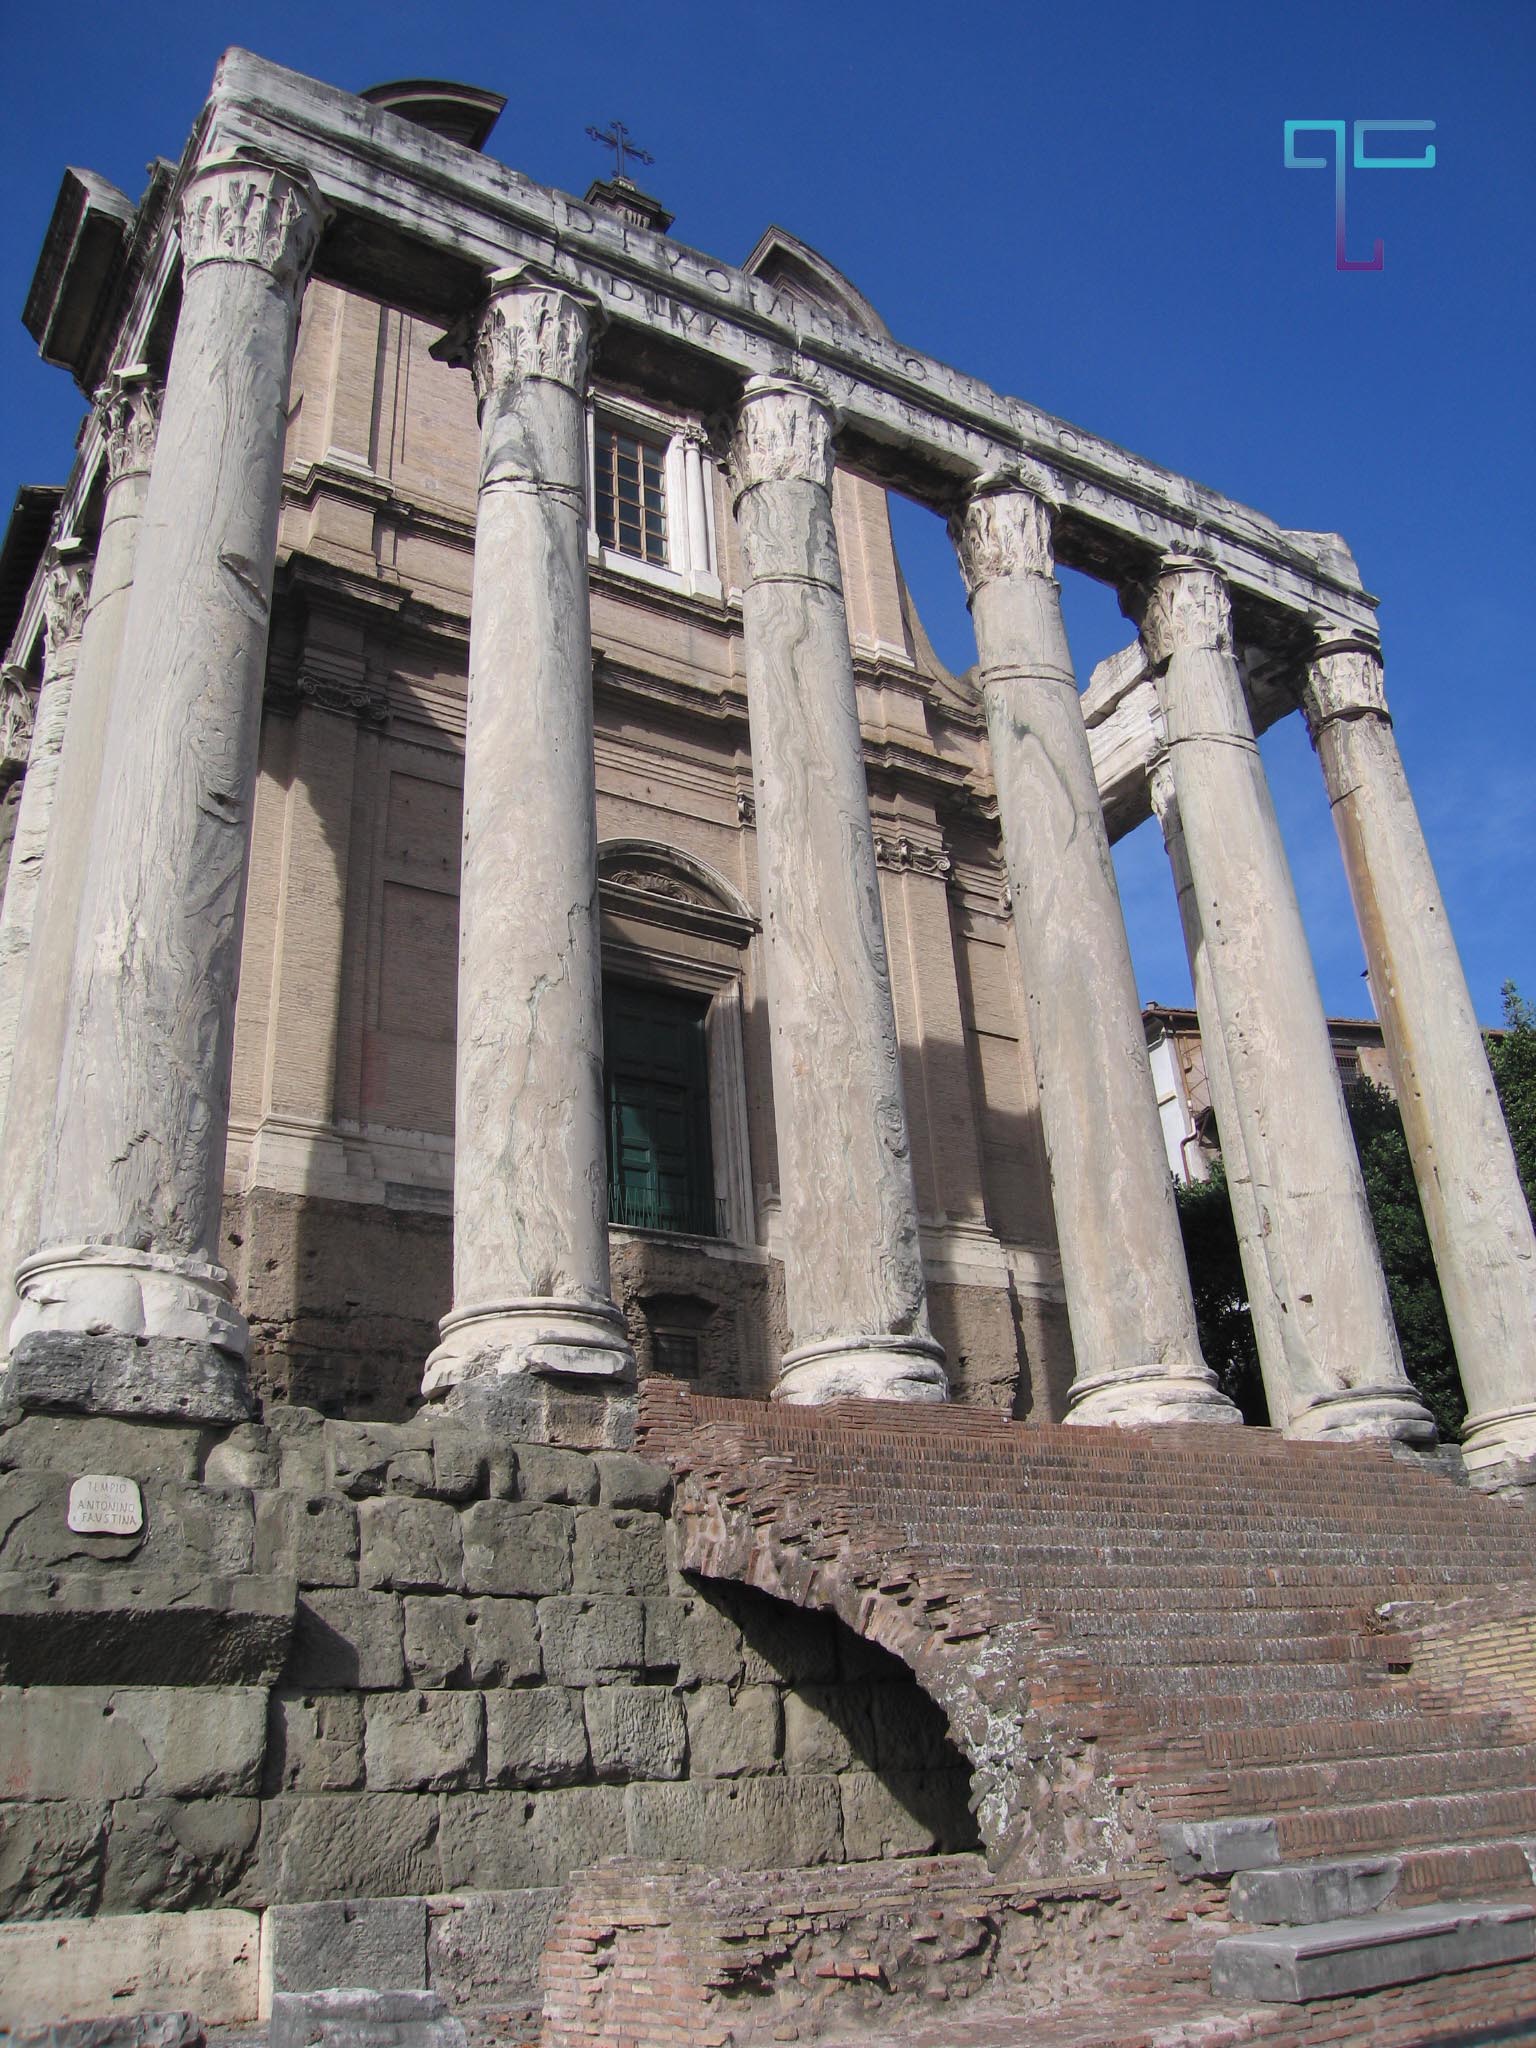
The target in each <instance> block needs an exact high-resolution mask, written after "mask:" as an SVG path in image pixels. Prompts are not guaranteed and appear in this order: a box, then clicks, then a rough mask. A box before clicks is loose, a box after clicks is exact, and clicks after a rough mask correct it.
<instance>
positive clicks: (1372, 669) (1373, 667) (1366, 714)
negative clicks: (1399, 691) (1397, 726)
mask: <svg viewBox="0 0 1536 2048" xmlns="http://www.w3.org/2000/svg"><path fill="white" fill-rule="evenodd" d="M1301 701H1302V709H1303V710H1304V711H1305V713H1306V718H1307V727H1308V730H1309V731H1310V732H1311V734H1312V737H1313V739H1314V740H1315V739H1316V738H1317V736H1318V734H1319V733H1320V732H1321V731H1322V729H1323V727H1324V726H1325V725H1327V724H1329V723H1330V722H1331V721H1332V720H1333V719H1335V718H1387V719H1390V716H1391V714H1390V712H1389V711H1388V710H1387V693H1386V688H1385V685H1384V684H1383V681H1382V669H1381V650H1380V648H1378V647H1373V646H1372V645H1371V643H1370V641H1368V640H1360V639H1348V640H1330V641H1325V642H1324V643H1323V644H1322V645H1321V646H1320V647H1319V648H1318V650H1317V652H1316V653H1315V654H1314V655H1313V657H1312V659H1311V660H1310V661H1309V662H1308V664H1307V668H1306V674H1305V675H1304V677H1303V679H1302V686H1301Z"/></svg>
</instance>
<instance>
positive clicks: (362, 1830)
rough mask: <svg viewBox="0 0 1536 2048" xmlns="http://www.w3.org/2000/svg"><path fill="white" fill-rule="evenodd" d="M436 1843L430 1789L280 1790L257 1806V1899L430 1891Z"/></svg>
mask: <svg viewBox="0 0 1536 2048" xmlns="http://www.w3.org/2000/svg"><path fill="white" fill-rule="evenodd" d="M437 1838H438V1804H437V1798H436V1796H435V1795H434V1794H433V1793H430V1792H425V1793H419V1794H418V1793H408V1792H361V1793H340V1794H338V1793H329V1794H326V1793H322V1794H317V1795H315V1796H313V1797H311V1796H307V1795H303V1794H298V1793H285V1794H283V1795H282V1796H281V1797H279V1798H276V1799H269V1800H267V1801H266V1802H265V1803H264V1805H263V1807H262V1816H261V1847H260V1855H261V1868H260V1875H259V1885H260V1890H259V1894H258V1895H259V1897H260V1898H261V1899H262V1900H263V1901H264V1902H267V1903H270V1904H274V1905H276V1904H282V1903H285V1902H288V1901H293V1900H304V1899H354V1898H376V1897H399V1896H401V1895H403V1894H405V1893H411V1892H430V1891H437V1890H439V1889H440V1888H441V1885H442V1866H441V1860H440V1858H439V1855H438V1839H437ZM452 1881H453V1880H450V1882H452Z"/></svg>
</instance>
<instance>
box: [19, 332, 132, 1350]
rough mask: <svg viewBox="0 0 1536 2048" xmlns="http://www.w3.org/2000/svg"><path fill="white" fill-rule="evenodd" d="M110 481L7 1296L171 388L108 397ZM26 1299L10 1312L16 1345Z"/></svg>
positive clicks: (57, 866)
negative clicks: (152, 469) (164, 399)
mask: <svg viewBox="0 0 1536 2048" xmlns="http://www.w3.org/2000/svg"><path fill="white" fill-rule="evenodd" d="M97 403H98V405H99V407H100V408H101V412H102V418H103V427H104V435H103V438H104V441H105V446H106V471H107V484H106V490H105V493H104V495H103V501H102V513H101V533H100V536H99V538H98V540H97V543H96V561H95V567H94V568H93V570H92V572H91V594H90V604H89V607H88V608H87V611H86V615H85V624H84V627H83V629H82V631H81V635H80V652H79V657H78V660H77V662H76V665H75V683H74V691H73V694H72V697H71V702H70V711H69V735H68V744H67V746H66V747H65V749H64V752H63V754H62V756H61V757H60V761H59V780H58V788H57V791H56V793H55V801H54V815H53V821H52V824H51V826H50V829H49V834H48V858H47V861H46V862H45V863H44V866H43V875H42V883H41V886H40V888H39V890H38V897H37V912H36V916H35V919H34V923H33V933H32V943H31V945H30V947H29V948H28V953H27V970H26V976H25V985H24V989H23V993H22V999H21V1010H20V1016H19V1018H18V1021H17V1027H16V1050H15V1056H14V1060H13V1062H12V1067H11V1086H10V1090H9V1093H8V1094H7V1096H6V1098H5V1108H4V1124H3V1127H0V1275H3V1276H4V1278H3V1282H0V1286H3V1288H4V1290H5V1292H6V1293H7V1295H10V1293H11V1275H12V1274H13V1273H14V1272H15V1270H16V1264H17V1261H18V1260H19V1259H20V1258H21V1257H22V1256H23V1254H24V1253H26V1252H29V1251H30V1250H31V1249H32V1248H33V1246H34V1245H36V1243H37V1241H38V1208H39V1204H40V1202H41V1200H42V1179H43V1162H44V1159H45V1158H46V1156H47V1153H48V1147H49V1138H50V1134H51V1132H52V1129H53V1118H54V1108H55V1104H56V1102H57V1100H58V1085H59V1064H60V1060H61V1058H62V1055H63V1048H64V1031H65V1024H66V1021H67V1018H68V1013H69V990H70V978H71V970H72V968H73V964H74V956H75V939H76V934H77V931H78V927H79V922H80V904H81V899H82V895H83V893H84V889H85V879H86V867H87V863H88V860H89V857H90V846H91V828H92V826H93V824H94V822H95V818H96V812H97V805H98V800H99V798H100V794H101V762H102V750H103V747H104V745H105V742H106V728H107V713H108V709H109V706H110V704H111V697H112V683H113V679H114V677H115V676H116V673H117V663H118V656H119V654H120V652H121V649H122V644H123V627H124V623H125V621H126V618H127V611H128V598H129V594H130V592H131V590H132V588H133V568H134V559H135V556H136V554H137V551H138V540H139V528H140V525H141V524H142V521H143V514H144V499H145V495H146V493H147V491H148V489H149V466H150V460H151V458H152V456H153V454H154V448H155V429H156V426H157V424H158V421H159V414H160V393H159V387H158V386H157V385H156V384H154V383H152V382H151V381H150V380H149V378H148V376H147V374H146V373H145V372H143V371H142V370H135V371H132V372H127V373H123V374H120V375H117V376H115V377H113V378H112V380H111V381H110V382H109V384H108V386H107V387H106V389H105V390H104V391H102V392H101V393H100V394H99V395H98V400H97ZM14 1313H15V1302H14V1298H13V1297H12V1298H11V1299H8V1300H7V1302H6V1305H5V1309H4V1323H5V1331H4V1333H3V1335H4V1336H5V1337H7V1338H8V1336H9V1332H10V1323H11V1317H12V1316H13V1314H14Z"/></svg>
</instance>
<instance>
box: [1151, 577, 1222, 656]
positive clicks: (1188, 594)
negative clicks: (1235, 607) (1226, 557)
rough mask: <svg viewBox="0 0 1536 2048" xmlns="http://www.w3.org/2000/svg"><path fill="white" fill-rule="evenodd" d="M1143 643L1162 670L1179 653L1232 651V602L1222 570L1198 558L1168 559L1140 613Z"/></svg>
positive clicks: (1152, 585)
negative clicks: (1195, 650)
mask: <svg viewBox="0 0 1536 2048" xmlns="http://www.w3.org/2000/svg"><path fill="white" fill-rule="evenodd" d="M1141 638H1142V643H1143V645H1144V646H1145V647H1146V650H1147V654H1148V657H1149V659H1150V660H1151V661H1152V662H1153V663H1154V664H1156V665H1157V666H1159V667H1162V666H1164V665H1165V664H1166V663H1167V662H1168V661H1170V660H1171V659H1172V657H1173V655H1174V653H1175V651H1176V650H1178V649H1189V648H1207V649H1210V650H1211V651H1213V652H1215V653H1219V654H1230V653H1231V652H1232V601H1231V599H1230V598H1229V596H1228V595H1227V586H1226V583H1225V581H1224V579H1223V578H1222V576H1221V573H1220V571H1219V570H1217V569H1215V568H1213V567H1212V566H1211V564H1210V563H1209V562H1203V561H1201V560H1199V558H1198V557H1196V556H1194V555H1165V556H1164V558H1163V562H1162V566H1161V568H1160V569H1159V570H1158V573H1157V575H1156V577H1155V578H1154V579H1153V581H1152V583H1151V585H1150V587H1149V588H1148V590H1147V593H1146V597H1145V600H1144V602H1143V605H1142V610H1141Z"/></svg>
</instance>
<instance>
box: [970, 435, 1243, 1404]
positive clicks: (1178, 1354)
mask: <svg viewBox="0 0 1536 2048" xmlns="http://www.w3.org/2000/svg"><path fill="white" fill-rule="evenodd" d="M951 531H952V534H953V538H954V541H955V546H956V549H957V551H958V554H959V557H960V567H961V572H962V574H963V575H964V578H965V584H966V591H967V594H968V596H969V599H970V606H971V617H972V620H973V622H974V624H975V629H976V653H977V658H978V662H979V667H980V682H981V694H982V703H983V706H984V708H985V711H986V718H987V735H988V740H989V744H990V749H991V756H992V774H993V779H994V781H995V782H996V784H997V808H998V821H999V824H1000V826H1001V829H1002V836H1003V852H1004V857H1005V859H1006V861H1007V864H1008V877H1009V883H1010V886H1011V889H1012V892H1013V923H1014V932H1015V936H1016V939H1017V943H1018V948H1019V958H1020V962H1021V964H1022V967H1023V973H1024V986H1025V990H1026V992H1027V999H1028V1006H1029V1031H1030V1044H1031V1049H1032V1051H1033V1054H1034V1064H1035V1073H1036V1076H1037V1079H1038V1082H1039V1090H1040V1119H1041V1124H1042V1128H1043V1131H1044V1135H1045V1146H1046V1153H1047V1156H1048V1158H1049V1161H1050V1171H1051V1194H1052V1199H1053V1201H1054V1204H1055V1209H1056V1230H1057V1237H1058V1240H1059V1242H1060V1246H1061V1269H1062V1280H1063V1283H1064V1285H1065V1288H1066V1295H1067V1317H1068V1321H1069V1322H1070V1324H1071V1328H1072V1348H1073V1351H1074V1353H1075V1355H1076V1359H1077V1376H1076V1379H1075V1380H1074V1382H1073V1387H1072V1400H1071V1406H1070V1408H1069V1410H1068V1413H1067V1420H1068V1421H1069V1422H1077V1423H1087V1424H1111V1425H1124V1426H1135V1425H1140V1424H1143V1423H1157V1422H1228V1423H1231V1422H1237V1421H1239V1420H1240V1419H1241V1418H1240V1417H1239V1415H1238V1412H1237V1410H1236V1408H1234V1407H1233V1405H1232V1403H1231V1402H1230V1401H1228V1400H1227V1399H1226V1397H1225V1396H1224V1395H1223V1394H1222V1393H1221V1392H1220V1391H1219V1389H1218V1388H1217V1386H1216V1380H1215V1375H1214V1374H1213V1373H1212V1372H1211V1371H1210V1369H1209V1368H1208V1367H1207V1365H1206V1363H1205V1361H1204V1359H1203V1358H1202V1357H1201V1355H1200V1339H1199V1335H1198V1333H1197V1331H1196V1328H1195V1308H1194V1302H1193V1299H1192V1298H1191V1294H1190V1287H1189V1273H1188V1270H1187V1268H1186V1266H1185V1263H1184V1246H1183V1241H1182V1239H1181V1237H1180V1234H1179V1219H1178V1213H1177V1211H1176V1209H1175V1207H1174V1200H1173V1183H1172V1180H1171V1178H1170V1175H1169V1172H1168V1162H1167V1156H1166V1154H1165V1152H1164V1149H1163V1136H1162V1128H1161V1125H1160V1123H1159V1121H1158V1114H1157V1097H1156V1092H1155V1090H1154V1089H1153V1086H1152V1075H1151V1070H1150V1068H1149V1066H1148V1064H1147V1042H1146V1033H1145V1031H1144V1029H1143V1026H1142V1021H1141V1002H1140V998H1139V996H1138V995H1137V991H1136V977H1135V974H1134V972H1133V970H1132V966H1131V952H1130V945H1129V942H1128V940H1127V938H1126V933H1125V919H1124V916H1123V914H1122V912H1121V908H1120V893H1119V889H1118V887H1117V885H1116V882H1115V871H1114V864H1113V862H1112V860H1111V858H1110V851H1109V835H1108V833H1107V832H1106V830H1105V826H1104V814H1103V811H1102V809H1101V807H1100V804H1099V792H1098V784H1097V782H1096V780H1095V777H1094V772H1093V760H1092V756H1091V754H1090V752H1089V748H1088V734H1087V731H1086V729H1085V728H1084V725H1083V714H1082V706H1081V704H1080V702H1079V699H1078V694H1077V680H1076V677H1075V675H1074V673H1073V668H1072V654H1071V650H1070V648H1069V647H1068V645H1067V636H1066V629H1065V626H1064V625H1063V623H1062V616H1061V590H1060V586H1059V585H1058V583H1057V581H1056V578H1055V574H1054V564H1053V558H1052V553H1051V510H1050V507H1049V505H1048V504H1047V503H1046V502H1045V500H1044V499H1043V498H1042V497H1040V496H1038V495H1037V494H1036V493H1035V492H1033V491H1030V490H1028V489H1025V488H1023V487H1022V486H1021V484H1020V482H1019V480H1018V479H1017V478H1015V477H1013V476H1011V475H1009V476H1001V477H997V478H988V479H983V481H982V482H981V484H980V485H979V486H978V487H977V489H976V490H975V491H974V492H973V493H972V495H971V496H970V498H969V499H968V500H967V502H966V504H965V505H964V506H963V507H962V509H961V510H960V511H959V512H957V513H956V514H955V516H954V518H953V519H952V521H951Z"/></svg>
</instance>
